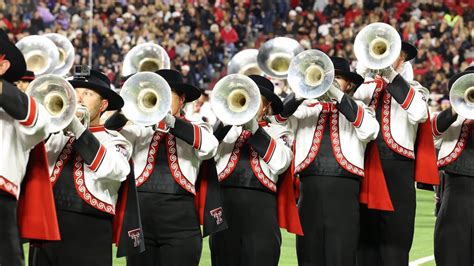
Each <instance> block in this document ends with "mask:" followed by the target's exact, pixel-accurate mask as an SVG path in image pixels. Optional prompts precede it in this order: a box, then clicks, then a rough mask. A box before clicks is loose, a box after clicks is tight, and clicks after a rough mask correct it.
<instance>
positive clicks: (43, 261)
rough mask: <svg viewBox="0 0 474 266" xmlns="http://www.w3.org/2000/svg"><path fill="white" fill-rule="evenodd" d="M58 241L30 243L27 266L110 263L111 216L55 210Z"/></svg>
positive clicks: (101, 264) (78, 265)
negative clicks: (58, 232) (59, 237)
mask: <svg viewBox="0 0 474 266" xmlns="http://www.w3.org/2000/svg"><path fill="white" fill-rule="evenodd" d="M57 214H58V222H59V230H60V232H61V241H57V242H48V243H41V244H40V243H32V244H30V252H29V258H28V260H29V265H30V266H66V265H67V266H70V265H71V266H75V265H77V266H83V265H88V266H107V265H110V266H112V231H113V228H112V217H111V216H110V217H108V216H93V215H87V214H82V213H76V212H69V211H64V210H58V211H57Z"/></svg>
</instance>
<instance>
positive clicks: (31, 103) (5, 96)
mask: <svg viewBox="0 0 474 266" xmlns="http://www.w3.org/2000/svg"><path fill="white" fill-rule="evenodd" d="M1 82H2V84H1V85H2V91H1V94H0V107H2V108H3V109H4V110H5V111H6V112H7V113H8V114H9V115H10V116H11V117H12V118H13V119H15V120H19V121H20V123H21V124H22V125H23V126H27V127H31V126H34V125H35V123H36V120H37V112H38V110H37V106H36V101H35V100H34V99H33V98H32V97H29V96H28V95H26V94H24V93H23V92H22V91H20V90H19V89H18V88H17V87H16V86H15V85H13V84H11V83H9V82H7V81H5V80H2V81H1Z"/></svg>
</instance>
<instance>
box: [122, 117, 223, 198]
mask: <svg viewBox="0 0 474 266" xmlns="http://www.w3.org/2000/svg"><path fill="white" fill-rule="evenodd" d="M120 133H121V134H123V136H124V137H125V138H126V139H128V140H129V141H130V142H131V143H132V145H133V147H134V149H133V155H132V158H133V162H134V172H135V180H136V184H137V187H140V186H141V185H143V184H144V183H145V182H147V180H148V179H149V177H150V176H151V175H152V173H153V170H154V168H155V164H157V161H156V158H157V155H158V151H159V147H160V145H164V147H165V150H166V157H167V158H168V162H167V164H168V167H169V172H170V173H171V175H172V177H173V179H174V181H175V182H176V183H178V184H179V185H180V186H181V187H182V188H183V189H185V190H186V191H188V192H190V193H192V194H194V195H195V194H196V188H195V184H196V179H197V177H198V174H199V167H200V166H201V162H202V161H204V160H207V159H210V158H212V157H213V156H214V155H215V154H216V150H217V145H218V142H217V140H216V138H215V137H214V135H213V134H212V129H211V127H210V126H209V124H207V123H205V122H203V121H191V122H189V121H185V120H183V119H181V118H176V122H175V125H174V128H171V129H170V132H169V133H163V132H160V131H158V130H155V129H154V128H153V127H143V126H138V125H125V126H124V127H123V128H122V129H121V130H120Z"/></svg>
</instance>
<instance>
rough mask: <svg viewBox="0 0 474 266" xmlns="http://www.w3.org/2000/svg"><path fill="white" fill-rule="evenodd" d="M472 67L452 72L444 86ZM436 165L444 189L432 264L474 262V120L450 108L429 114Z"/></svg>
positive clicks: (450, 86) (469, 72)
mask: <svg viewBox="0 0 474 266" xmlns="http://www.w3.org/2000/svg"><path fill="white" fill-rule="evenodd" d="M471 73H474V67H469V68H467V69H466V70H465V71H464V72H461V73H459V74H457V75H454V76H453V77H452V78H451V80H450V81H449V84H448V87H449V89H452V85H453V84H454V82H455V81H456V80H457V79H459V78H460V77H462V76H464V75H466V74H471ZM432 128H433V134H434V136H435V142H436V144H437V147H438V148H440V150H439V154H438V158H439V159H438V166H439V167H441V169H443V170H444V172H445V179H444V180H445V190H444V194H443V199H442V202H441V208H440V210H439V213H438V219H437V220H436V226H435V238H434V240H435V244H434V247H435V259H436V265H440V266H445V265H472V264H473V263H474V238H473V232H474V231H473V228H474V215H473V210H474V206H473V202H474V178H473V177H474V120H472V118H471V119H468V118H465V117H462V116H461V115H458V114H457V113H456V112H455V111H454V109H453V108H452V107H450V108H448V109H446V110H444V111H442V112H441V113H439V114H438V115H436V116H435V117H433V123H432Z"/></svg>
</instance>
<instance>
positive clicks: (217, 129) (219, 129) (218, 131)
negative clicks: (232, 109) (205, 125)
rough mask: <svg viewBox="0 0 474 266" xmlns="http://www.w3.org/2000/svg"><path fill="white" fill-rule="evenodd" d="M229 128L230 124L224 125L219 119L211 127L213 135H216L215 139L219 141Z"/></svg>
mask: <svg viewBox="0 0 474 266" xmlns="http://www.w3.org/2000/svg"><path fill="white" fill-rule="evenodd" d="M231 128H232V125H227V126H224V124H223V123H222V122H221V121H217V122H216V124H215V125H214V128H213V132H214V137H216V139H217V141H219V142H221V141H222V140H223V139H224V138H225V136H226V135H227V133H229V131H230V129H231Z"/></svg>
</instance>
